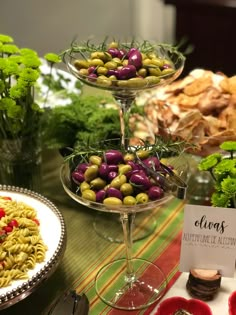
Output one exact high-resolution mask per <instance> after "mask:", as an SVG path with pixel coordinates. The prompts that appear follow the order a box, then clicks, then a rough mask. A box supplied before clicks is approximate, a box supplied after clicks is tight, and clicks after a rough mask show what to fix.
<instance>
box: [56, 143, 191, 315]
mask: <svg viewBox="0 0 236 315" xmlns="http://www.w3.org/2000/svg"><path fill="white" fill-rule="evenodd" d="M112 148H113V149H114V146H112ZM120 148H121V150H124V148H123V147H122V145H121V144H120ZM148 148H149V147H148ZM116 149H117V147H116ZM122 152H124V151H122ZM99 153H100V154H101V151H99ZM103 153H104V152H103ZM87 154H88V152H83V153H82V157H81V155H80V156H79V161H84V160H85V157H86V158H88V155H87ZM90 155H94V151H93V152H91V153H90ZM181 161H182V162H181ZM176 162H177V163H176V169H177V171H178V172H179V173H182V172H183V173H184V172H185V171H186V163H185V161H184V160H182V158H181V157H180V156H178V157H177V158H176ZM140 163H142V162H140ZM77 165H78V160H77V159H76V157H74V158H73V159H70V160H67V161H65V162H64V163H63V165H62V167H61V172H60V177H61V182H62V185H63V188H64V190H65V192H66V193H67V194H68V195H69V196H70V197H71V198H72V199H73V200H75V201H76V202H78V203H79V204H82V205H84V206H87V207H89V208H92V209H95V210H98V211H100V212H106V213H116V214H119V216H120V221H121V225H122V229H123V240H124V245H125V258H124V259H119V260H115V261H111V262H110V263H108V264H107V265H105V266H104V267H103V268H101V270H100V271H99V272H98V274H97V276H96V279H95V288H96V292H97V294H98V296H99V297H100V298H101V300H102V301H104V302H105V303H106V304H108V305H110V306H112V307H114V308H118V309H123V310H138V309H143V308H146V307H148V306H149V305H151V304H152V303H154V302H155V301H157V300H159V299H160V298H161V297H162V296H163V294H164V293H165V290H166V285H167V280H166V276H165V274H164V273H163V272H162V270H161V269H160V268H159V267H158V266H157V265H155V264H153V263H152V262H149V261H146V260H143V259H141V258H133V257H132V244H133V233H132V231H133V227H134V222H135V216H136V214H137V213H141V212H148V211H150V210H152V209H155V208H156V207H159V206H161V205H164V204H166V203H167V202H168V201H169V200H171V199H172V198H173V191H175V189H173V186H172V188H170V189H167V190H166V191H165V192H164V195H163V196H162V197H161V198H160V199H158V200H155V201H148V202H146V203H136V204H134V205H124V204H119V205H114V204H104V203H100V202H95V201H91V200H87V199H84V198H83V197H82V196H80V195H79V194H78V193H77V189H76V187H75V185H74V182H73V180H72V176H71V175H72V172H73V170H74V169H75V167H76V166H77ZM141 165H142V164H141ZM172 166H174V167H175V158H172ZM168 169H169V168H168ZM170 172H171V173H170V174H175V172H173V171H172V170H171V171H170ZM156 175H157V174H156ZM169 176H170V177H171V176H172V175H168V176H167V177H169ZM173 176H174V179H175V180H177V182H176V183H177V185H178V188H180V197H181V198H184V194H183V193H182V192H183V190H185V189H186V185H185V183H184V182H183V181H182V180H181V179H180V178H179V177H178V176H176V175H173ZM168 183H169V181H168ZM166 185H167V182H166V183H165V187H167V186H168V185H167V186H166ZM114 274H116V275H118V277H114V278H113V277H112V275H114ZM108 279H109V287H108V288H107V289H106V290H104V286H105V285H106V284H107V281H108Z"/></svg>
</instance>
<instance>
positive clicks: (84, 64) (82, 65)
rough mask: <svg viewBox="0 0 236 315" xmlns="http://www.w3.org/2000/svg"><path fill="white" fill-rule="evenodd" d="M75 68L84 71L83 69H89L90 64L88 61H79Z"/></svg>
mask: <svg viewBox="0 0 236 315" xmlns="http://www.w3.org/2000/svg"><path fill="white" fill-rule="evenodd" d="M74 66H75V67H76V69H83V68H88V67H89V63H88V61H87V60H82V59H77V60H75V62H74Z"/></svg>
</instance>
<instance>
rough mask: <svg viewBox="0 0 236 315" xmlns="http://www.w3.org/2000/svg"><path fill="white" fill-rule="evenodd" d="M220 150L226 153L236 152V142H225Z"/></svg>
mask: <svg viewBox="0 0 236 315" xmlns="http://www.w3.org/2000/svg"><path fill="white" fill-rule="evenodd" d="M220 148H221V149H222V150H225V151H229V152H230V151H236V141H225V142H223V143H222V144H221V145H220Z"/></svg>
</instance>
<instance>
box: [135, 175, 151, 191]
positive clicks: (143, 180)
mask: <svg viewBox="0 0 236 315" xmlns="http://www.w3.org/2000/svg"><path fill="white" fill-rule="evenodd" d="M129 181H130V183H131V184H134V185H137V186H139V188H140V189H144V190H147V189H149V188H150V187H151V186H152V184H151V182H150V179H149V178H148V176H147V175H146V174H145V173H144V172H143V171H139V172H137V173H134V174H132V175H131V177H130V179H129Z"/></svg>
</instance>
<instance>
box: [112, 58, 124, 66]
mask: <svg viewBox="0 0 236 315" xmlns="http://www.w3.org/2000/svg"><path fill="white" fill-rule="evenodd" d="M112 60H113V61H114V62H115V63H116V64H117V66H122V64H123V63H122V61H121V60H120V58H118V57H114V58H112Z"/></svg>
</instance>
